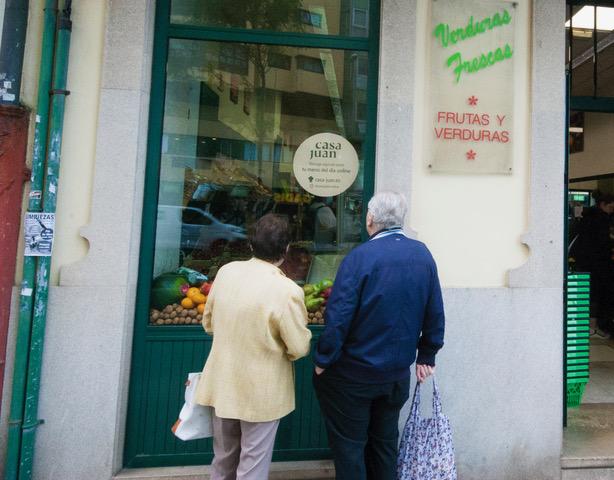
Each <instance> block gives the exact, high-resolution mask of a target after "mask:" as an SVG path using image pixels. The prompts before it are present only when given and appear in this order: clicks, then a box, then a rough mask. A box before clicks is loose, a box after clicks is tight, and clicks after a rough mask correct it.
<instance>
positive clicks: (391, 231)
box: [369, 225, 403, 240]
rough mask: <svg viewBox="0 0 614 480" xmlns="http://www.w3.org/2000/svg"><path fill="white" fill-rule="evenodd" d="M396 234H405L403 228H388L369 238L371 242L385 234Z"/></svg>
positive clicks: (398, 226)
mask: <svg viewBox="0 0 614 480" xmlns="http://www.w3.org/2000/svg"><path fill="white" fill-rule="evenodd" d="M388 232H390V233H395V232H401V233H402V232H403V227H401V226H400V225H397V226H394V227H388V228H382V229H381V230H378V231H377V232H375V233H374V234H373V235H371V236H370V237H369V240H373V239H374V238H375V237H377V236H379V235H381V234H383V233H388Z"/></svg>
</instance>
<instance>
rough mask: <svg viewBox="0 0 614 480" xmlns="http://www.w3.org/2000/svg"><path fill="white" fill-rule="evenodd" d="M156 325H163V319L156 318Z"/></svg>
mask: <svg viewBox="0 0 614 480" xmlns="http://www.w3.org/2000/svg"><path fill="white" fill-rule="evenodd" d="M156 325H164V320H163V319H162V318H158V320H156Z"/></svg>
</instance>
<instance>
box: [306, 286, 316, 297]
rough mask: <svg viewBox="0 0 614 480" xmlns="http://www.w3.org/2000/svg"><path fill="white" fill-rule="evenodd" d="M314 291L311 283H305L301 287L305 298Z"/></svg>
mask: <svg viewBox="0 0 614 480" xmlns="http://www.w3.org/2000/svg"><path fill="white" fill-rule="evenodd" d="M314 291H315V287H314V286H313V285H312V284H311V283H307V284H306V285H305V286H303V292H305V296H307V295H311V294H312V293H313V292H314Z"/></svg>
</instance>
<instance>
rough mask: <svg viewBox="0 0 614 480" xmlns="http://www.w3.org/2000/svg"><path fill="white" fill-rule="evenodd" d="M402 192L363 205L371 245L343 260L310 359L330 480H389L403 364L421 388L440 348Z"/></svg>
mask: <svg viewBox="0 0 614 480" xmlns="http://www.w3.org/2000/svg"><path fill="white" fill-rule="evenodd" d="M406 211H407V202H406V200H405V198H404V196H403V195H401V194H399V193H396V192H382V193H378V194H377V195H375V196H374V197H373V198H372V199H371V201H370V202H369V206H368V211H367V232H368V233H369V235H370V239H369V241H368V242H366V243H365V244H363V245H361V246H359V247H357V248H355V249H354V250H353V251H352V252H350V254H349V255H348V256H347V257H346V258H345V259H344V260H343V262H342V263H341V266H340V267H339V271H338V273H337V277H336V279H335V284H334V286H333V290H332V294H331V297H330V298H329V300H328V304H327V308H326V314H325V315H326V328H325V329H324V331H323V333H322V335H321V337H320V339H319V341H318V344H317V348H316V352H315V355H314V361H315V365H316V366H315V372H314V377H313V383H314V387H315V391H316V394H317V397H318V400H319V402H320V406H321V409H322V413H323V416H324V420H325V423H326V428H327V431H328V439H329V444H330V448H331V450H332V453H333V458H334V462H335V470H336V475H337V476H336V478H337V480H365V479H370V480H393V479H395V478H396V460H397V448H398V436H399V424H398V422H399V412H400V410H401V407H402V406H403V404H405V402H406V401H407V399H408V396H409V384H410V367H411V365H412V364H413V363H414V360H416V350H417V352H418V357H417V364H416V376H417V379H418V381H420V382H422V381H424V380H425V379H426V378H427V377H428V376H429V375H431V374H432V373H433V372H434V369H435V354H436V353H437V352H438V351H439V349H440V348H441V347H442V346H443V337H444V309H443V301H442V296H441V288H440V285H439V278H438V275H437V268H436V266H435V261H434V260H433V257H432V256H431V254H430V252H429V251H428V249H427V248H426V246H425V245H424V244H423V243H420V242H418V241H416V240H411V239H410V238H408V237H407V236H406V235H405V234H404V233H403V229H402V227H401V225H402V224H403V219H404V217H405V214H406Z"/></svg>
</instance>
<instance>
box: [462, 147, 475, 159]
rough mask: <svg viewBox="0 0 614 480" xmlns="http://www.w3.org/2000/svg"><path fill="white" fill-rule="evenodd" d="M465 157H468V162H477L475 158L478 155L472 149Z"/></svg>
mask: <svg viewBox="0 0 614 480" xmlns="http://www.w3.org/2000/svg"><path fill="white" fill-rule="evenodd" d="M465 155H466V156H467V160H475V156H476V155H477V153H476V152H474V151H473V149H471V150H469V151H468V152H467V153H465Z"/></svg>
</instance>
